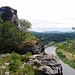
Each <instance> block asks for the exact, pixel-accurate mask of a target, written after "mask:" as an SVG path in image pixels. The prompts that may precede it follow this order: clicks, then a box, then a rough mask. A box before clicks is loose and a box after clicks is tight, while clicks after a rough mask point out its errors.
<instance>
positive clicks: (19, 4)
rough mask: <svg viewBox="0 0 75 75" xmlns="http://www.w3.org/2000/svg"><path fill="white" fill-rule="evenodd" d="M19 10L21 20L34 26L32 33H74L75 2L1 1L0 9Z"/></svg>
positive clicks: (53, 0) (60, 0)
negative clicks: (5, 7)
mask: <svg viewBox="0 0 75 75" xmlns="http://www.w3.org/2000/svg"><path fill="white" fill-rule="evenodd" d="M2 6H10V7H12V8H14V9H16V10H17V14H18V17H19V19H26V20H28V21H30V22H31V24H32V28H31V30H32V31H56V30H57V31H64V32H65V31H72V27H75V0H0V7H2Z"/></svg>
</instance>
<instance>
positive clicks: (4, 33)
mask: <svg viewBox="0 0 75 75" xmlns="http://www.w3.org/2000/svg"><path fill="white" fill-rule="evenodd" d="M20 39H21V34H20V31H19V30H18V28H17V26H15V25H13V23H11V22H10V21H6V22H3V21H2V22H1V24H0V50H8V52H10V50H14V49H17V45H18V43H19V41H20ZM4 52H6V51H4Z"/></svg>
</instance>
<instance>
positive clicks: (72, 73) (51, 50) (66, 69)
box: [45, 46, 75, 75]
mask: <svg viewBox="0 0 75 75" xmlns="http://www.w3.org/2000/svg"><path fill="white" fill-rule="evenodd" d="M55 50H56V47H54V46H50V47H48V48H46V49H45V52H46V53H47V54H53V55H55V56H56V52H55ZM60 61H61V60H60ZM61 64H62V67H63V75H75V70H74V69H72V68H71V67H70V66H68V65H67V64H65V63H63V62H62V61H61Z"/></svg>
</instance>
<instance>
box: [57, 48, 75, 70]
mask: <svg viewBox="0 0 75 75" xmlns="http://www.w3.org/2000/svg"><path fill="white" fill-rule="evenodd" d="M56 54H57V56H58V57H59V58H60V59H61V60H62V61H63V62H64V63H66V64H68V65H69V66H70V67H72V68H73V69H75V61H73V58H72V54H71V53H68V52H65V51H63V50H62V49H56ZM74 58H75V57H74Z"/></svg>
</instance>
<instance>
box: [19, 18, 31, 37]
mask: <svg viewBox="0 0 75 75" xmlns="http://www.w3.org/2000/svg"><path fill="white" fill-rule="evenodd" d="M19 21H20V31H21V36H22V37H24V38H25V37H27V36H28V35H29V34H30V32H29V31H28V29H30V28H31V23H30V22H29V21H28V20H25V19H20V20H19Z"/></svg>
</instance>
